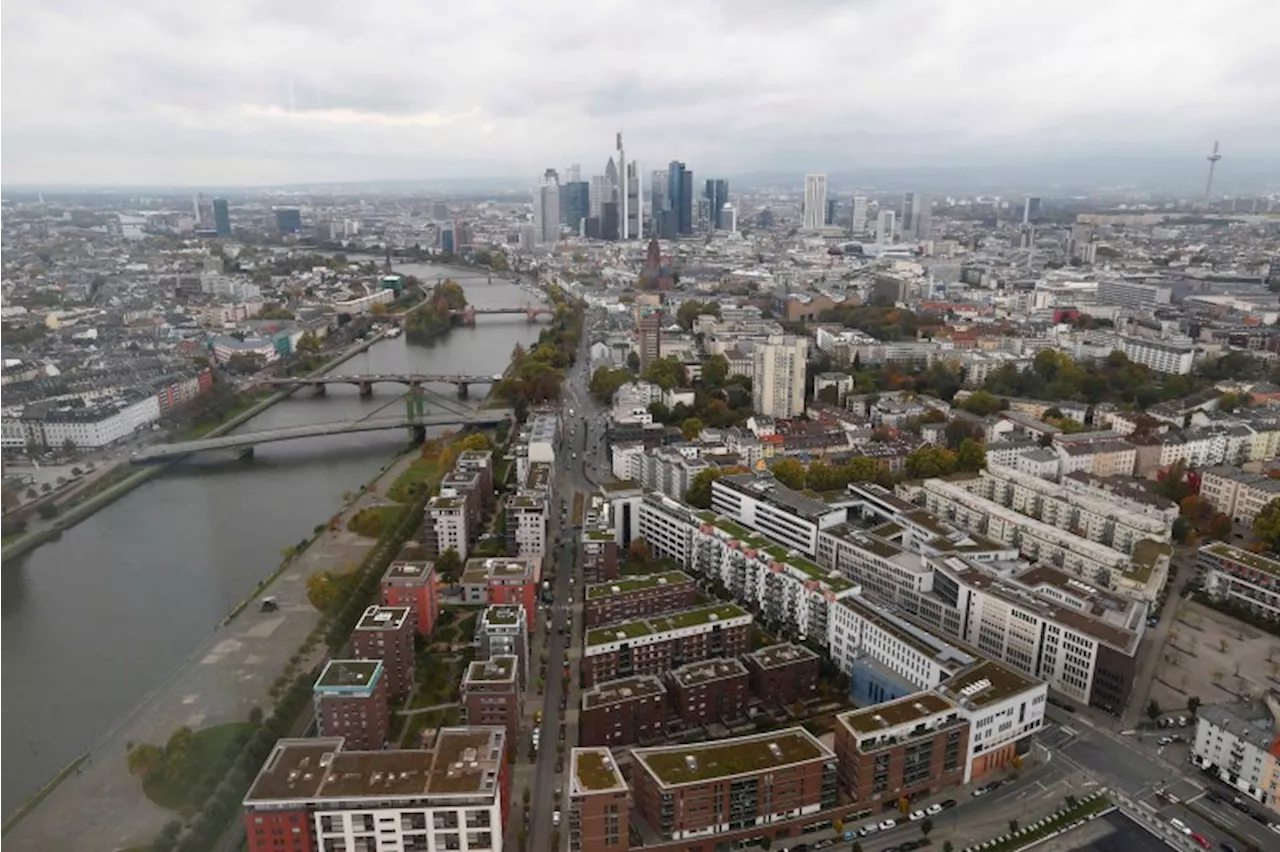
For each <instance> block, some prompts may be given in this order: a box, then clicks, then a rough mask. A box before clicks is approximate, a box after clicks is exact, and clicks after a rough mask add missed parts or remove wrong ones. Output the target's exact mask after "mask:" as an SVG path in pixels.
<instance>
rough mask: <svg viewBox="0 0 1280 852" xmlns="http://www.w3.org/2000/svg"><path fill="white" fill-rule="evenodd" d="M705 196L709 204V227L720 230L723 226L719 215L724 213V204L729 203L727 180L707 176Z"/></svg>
mask: <svg viewBox="0 0 1280 852" xmlns="http://www.w3.org/2000/svg"><path fill="white" fill-rule="evenodd" d="M706 197H707V201H708V202H710V205H711V227H713V228H715V229H716V230H720V229H722V228H723V227H724V223H723V222H722V221H721V218H720V217H721V214H722V213H724V206H725V205H726V204H728V203H729V182H728V181H727V180H713V179H711V178H708V179H707V189H706Z"/></svg>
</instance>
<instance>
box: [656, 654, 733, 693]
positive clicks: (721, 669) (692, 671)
mask: <svg viewBox="0 0 1280 852" xmlns="http://www.w3.org/2000/svg"><path fill="white" fill-rule="evenodd" d="M670 674H671V679H672V680H673V681H675V682H676V683H678V684H680V685H681V686H700V685H702V684H704V683H711V682H713V681H717V680H724V679H726V678H731V677H747V676H748V675H749V674H750V672H748V671H747V667H746V666H744V665H743V664H742V661H741V660H739V659H737V658H736V657H731V658H729V659H724V660H700V661H698V662H696V663H688V664H687V665H683V666H681V667H680V668H678V669H673V670H672V671H671V673H670Z"/></svg>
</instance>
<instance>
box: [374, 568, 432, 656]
mask: <svg viewBox="0 0 1280 852" xmlns="http://www.w3.org/2000/svg"><path fill="white" fill-rule="evenodd" d="M402 555H403V552H402ZM381 590H382V605H383V606H386V607H407V608H408V610H409V620H410V623H411V625H412V627H413V631H414V632H415V633H417V634H418V635H420V636H429V635H430V634H431V631H432V629H434V628H435V624H436V618H437V617H438V616H439V613H440V600H439V596H438V593H437V590H436V572H435V565H434V564H433V563H431V562H429V561H427V560H425V559H423V560H406V559H396V560H395V561H393V562H392V563H391V564H390V565H389V566H387V572H386V573H385V574H383V575H382V583H381Z"/></svg>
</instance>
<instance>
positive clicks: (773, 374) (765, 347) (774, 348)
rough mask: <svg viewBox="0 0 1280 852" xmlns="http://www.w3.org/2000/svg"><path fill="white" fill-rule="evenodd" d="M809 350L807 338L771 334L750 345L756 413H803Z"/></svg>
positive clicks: (772, 414)
mask: <svg viewBox="0 0 1280 852" xmlns="http://www.w3.org/2000/svg"><path fill="white" fill-rule="evenodd" d="M819 215H821V214H819ZM808 352H809V340H808V338H805V337H793V336H791V335H781V334H771V335H769V339H768V340H767V341H765V342H763V343H757V344H755V346H753V347H752V349H751V354H752V359H753V361H754V364H755V367H754V369H755V377H754V378H753V379H752V382H751V403H752V408H753V409H754V410H755V413H756V414H757V415H765V416H767V417H778V418H782V417H799V416H800V415H801V414H803V413H804V371H805V363H806V358H807V357H808Z"/></svg>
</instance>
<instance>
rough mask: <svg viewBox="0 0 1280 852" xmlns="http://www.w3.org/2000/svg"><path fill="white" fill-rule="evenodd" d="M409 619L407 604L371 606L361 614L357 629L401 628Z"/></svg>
mask: <svg viewBox="0 0 1280 852" xmlns="http://www.w3.org/2000/svg"><path fill="white" fill-rule="evenodd" d="M408 620H409V607H407V606H377V605H374V606H371V607H369V608H368V609H366V610H365V611H364V615H362V616H360V623H359V624H357V625H356V629H357V630H399V629H400V628H401V626H403V625H404V624H405V622H407V621H408Z"/></svg>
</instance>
